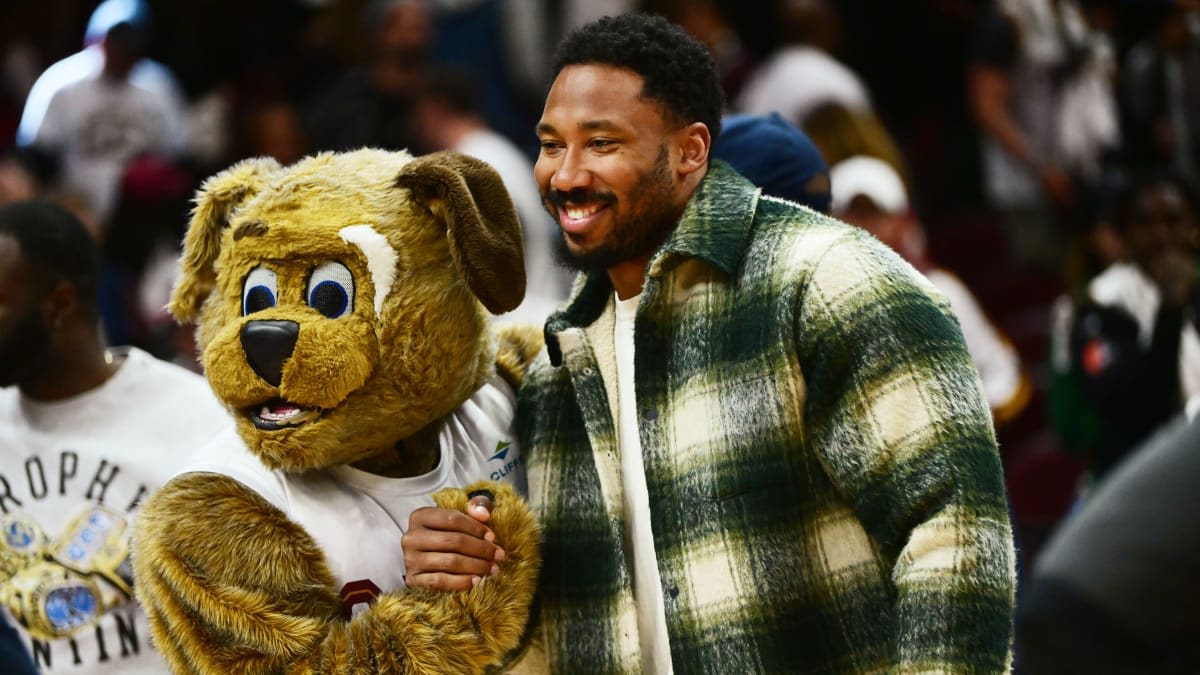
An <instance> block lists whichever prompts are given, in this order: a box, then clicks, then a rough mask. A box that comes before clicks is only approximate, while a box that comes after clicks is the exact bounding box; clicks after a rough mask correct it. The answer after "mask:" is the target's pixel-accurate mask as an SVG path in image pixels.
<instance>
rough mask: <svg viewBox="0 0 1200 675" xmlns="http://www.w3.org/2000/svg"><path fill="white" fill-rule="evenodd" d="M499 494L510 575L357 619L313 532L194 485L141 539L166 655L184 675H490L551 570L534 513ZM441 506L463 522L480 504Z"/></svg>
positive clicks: (222, 490) (147, 523)
mask: <svg viewBox="0 0 1200 675" xmlns="http://www.w3.org/2000/svg"><path fill="white" fill-rule="evenodd" d="M473 487H474V486H470V487H469V488H468V489H471V488H473ZM488 488H489V489H491V490H492V491H493V493H494V494H495V495H496V497H497V499H496V506H495V510H494V511H493V520H492V525H493V527H494V529H495V531H496V535H497V541H500V542H503V545H504V547H505V551H506V553H507V554H508V555H507V558H506V560H505V567H504V569H505V573H504V574H502V575H500V576H498V577H496V578H494V579H488V580H487V582H485V583H483V584H480V585H479V586H477V587H476V588H474V589H472V590H471V591H468V592H464V593H417V592H409V591H400V592H391V593H384V594H382V595H381V596H379V598H378V599H377V601H376V602H375V603H374V604H373V605H371V606H370V608H368V609H367V610H366V611H363V612H361V613H359V614H358V615H356V616H355V617H354V618H353V619H351V620H344V619H343V618H342V617H341V605H342V603H341V598H340V597H339V595H338V592H337V591H336V590H335V588H336V587H335V584H334V580H333V577H332V575H331V574H330V572H329V570H328V568H327V566H326V565H325V562H324V557H323V555H322V553H321V551H320V549H319V548H318V546H317V545H316V543H315V542H314V541H313V539H312V538H311V537H310V536H309V535H308V534H307V533H306V532H305V531H304V530H303V528H301V527H300V526H298V525H297V524H296V523H294V522H292V521H290V520H288V518H287V517H286V516H285V515H284V514H283V513H282V512H281V511H279V510H278V509H277V508H275V507H274V506H273V505H271V504H269V503H268V502H267V501H266V500H264V499H263V498H262V497H260V496H259V495H258V494H257V493H255V492H253V491H251V490H250V489H249V488H246V487H245V486H243V485H242V484H241V483H238V482H237V481H234V480H233V479H231V478H228V477H225V476H220V475H216V474H205V473H193V474H186V475H183V476H180V477H178V478H176V479H174V480H172V481H171V482H170V483H168V484H167V485H166V486H164V487H163V488H162V489H161V490H160V491H159V492H157V493H156V494H155V495H154V496H153V497H151V499H150V500H149V501H148V502H147V503H146V505H145V507H144V508H143V511H142V512H141V514H140V515H139V517H138V522H137V530H136V532H135V567H134V570H135V575H136V588H137V593H138V597H139V599H140V600H141V602H142V604H143V605H144V606H145V608H146V612H147V614H148V615H149V617H150V626H151V631H152V634H153V638H154V641H155V644H156V646H157V647H158V648H159V650H160V651H161V652H162V653H163V655H164V656H165V657H166V659H167V662H168V663H169V664H170V666H171V668H172V670H173V671H174V672H176V673H203V674H208V673H213V674H216V673H235V672H236V673H246V674H248V675H249V674H256V673H330V674H340V673H345V674H351V673H368V672H388V673H442V672H446V673H449V672H454V673H479V672H483V671H484V670H485V669H486V668H487V667H489V666H490V665H493V664H496V663H497V662H498V661H499V660H500V659H501V657H502V656H503V655H504V654H505V653H506V652H508V651H509V650H511V649H513V647H515V646H516V645H517V642H518V640H519V638H520V636H521V634H522V631H523V630H524V628H525V623H526V620H527V619H528V614H529V601H530V598H531V597H532V594H533V593H532V591H533V586H534V583H535V578H536V574H537V567H538V562H539V559H538V555H539V554H538V550H537V546H538V545H537V541H538V536H539V535H538V531H537V526H536V524H535V523H534V521H533V518H532V515H531V514H530V512H529V510H528V508H527V507H526V506H525V504H524V502H523V501H521V500H520V499H519V498H518V497H517V496H516V493H515V492H513V491H512V489H511V488H509V487H507V486H504V485H498V484H491V483H489V484H488ZM435 500H436V501H437V502H438V505H439V506H442V507H444V508H456V509H463V508H465V505H466V492H464V491H462V490H446V491H443V492H440V493H438V494H437V495H435Z"/></svg>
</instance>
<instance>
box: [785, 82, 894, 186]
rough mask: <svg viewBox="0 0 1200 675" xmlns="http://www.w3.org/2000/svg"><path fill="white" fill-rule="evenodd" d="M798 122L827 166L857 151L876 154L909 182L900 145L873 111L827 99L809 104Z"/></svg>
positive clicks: (870, 155)
mask: <svg viewBox="0 0 1200 675" xmlns="http://www.w3.org/2000/svg"><path fill="white" fill-rule="evenodd" d="M800 126H801V128H802V129H804V131H805V133H807V134H808V137H809V138H811V139H812V142H813V144H815V145H816V146H817V149H818V150H820V151H821V156H822V157H824V158H825V163H826V164H828V165H829V166H833V165H834V164H838V163H839V162H842V161H844V160H847V159H850V158H851V157H857V156H859V155H867V156H869V157H878V158H879V159H882V160H883V161H885V162H887V163H888V165H889V166H891V167H892V169H893V170H895V172H896V173H897V174H899V175H900V178H901V180H903V181H904V184H905V185H908V184H909V183H910V181H909V175H908V166H907V164H906V163H905V161H904V159H903V157H902V155H901V152H900V147H899V146H898V145H896V141H895V140H893V138H892V134H891V132H889V131H888V129H887V127H886V126H884V124H883V120H881V119H879V116H878V115H876V114H875V113H874V112H873V111H871V110H855V109H853V108H850V107H847V106H845V105H843V104H841V103H837V102H835V101H828V102H826V103H822V104H821V105H819V106H817V107H816V108H813V110H812V112H810V113H809V114H808V115H807V116H806V117H805V118H804V119H803V120H801V123H800Z"/></svg>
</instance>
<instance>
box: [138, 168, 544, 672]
mask: <svg viewBox="0 0 1200 675" xmlns="http://www.w3.org/2000/svg"><path fill="white" fill-rule="evenodd" d="M361 225H368V226H370V228H371V229H372V230H373V231H374V232H376V233H378V234H379V235H381V236H382V237H383V238H384V239H385V240H386V248H388V249H389V250H390V251H392V252H394V254H395V264H394V266H393V267H394V269H393V270H392V272H393V273H394V279H393V281H392V284H391V290H390V292H389V293H388V294H387V295H386V297H381V298H378V299H377V298H376V295H377V293H380V294H381V293H382V289H377V288H376V287H375V283H376V278H375V277H374V276H373V274H375V273H378V272H379V269H378V260H379V259H378V258H376V259H375V261H374V262H372V259H371V258H370V256H367V255H366V254H365V253H364V251H363V250H362V248H361V247H360V246H358V245H357V244H354V243H350V242H348V241H346V240H345V239H344V238H343V237H342V236H341V234H340V233H341V232H343V230H344V228H348V227H356V226H361ZM520 242H521V233H520V230H519V227H518V225H517V221H516V217H515V214H514V213H513V207H512V202H511V200H510V199H509V198H508V195H507V193H506V192H504V190H503V187H502V183H501V182H500V179H499V176H498V175H496V173H495V171H494V170H492V169H491V168H490V167H488V166H487V165H486V164H483V163H482V162H478V161H476V160H471V159H469V158H466V157H463V156H460V155H456V154H453V153H440V154H438V155H434V156H429V157H424V158H420V159H417V160H414V159H412V158H411V157H410V156H408V155H407V154H405V153H392V152H384V151H379V150H359V151H355V152H352V153H340V154H332V153H326V154H321V155H317V156H314V157H311V158H307V159H305V160H302V161H300V162H298V163H297V164H295V165H293V166H291V167H286V168H285V167H281V166H279V165H278V164H277V163H275V162H273V161H271V160H262V159H260V160H248V161H246V162H242V163H240V164H237V165H235V166H233V167H231V168H230V169H228V170H226V171H225V172H222V173H221V174H218V175H217V176H214V177H212V178H210V179H209V180H208V181H206V182H205V183H204V185H203V186H202V188H201V190H200V192H199V194H198V196H197V200H196V208H195V210H194V212H193V217H192V222H191V225H190V229H189V231H188V235H187V237H186V239H185V250H184V255H183V276H182V278H181V280H180V282H179V284H178V285H177V287H176V289H175V291H174V294H173V297H172V303H171V310H172V312H174V313H175V315H176V316H177V317H178V318H179V319H180V320H183V321H189V320H193V319H195V318H196V317H199V320H200V322H199V323H200V325H199V332H198V336H199V340H198V341H199V344H200V347H201V353H202V361H203V363H204V366H205V370H206V373H207V375H208V378H209V381H210V383H211V384H212V387H213V390H214V392H215V393H216V394H217V396H218V397H219V398H220V399H221V400H222V401H223V402H224V403H225V404H226V405H227V406H228V407H229V408H230V410H231V411H232V412H233V414H234V417H235V419H236V420H237V426H238V432H239V434H240V435H241V436H242V438H243V439H244V440H245V441H246V443H247V445H248V446H249V447H250V449H251V450H252V451H253V452H255V453H256V454H257V455H258V456H259V457H260V458H261V459H262V460H263V462H264V464H266V465H267V466H269V467H272V468H277V469H281V470H284V471H288V472H303V471H307V470H311V469H320V468H325V467H329V466H333V465H337V464H349V463H355V462H362V463H363V464H366V463H371V466H372V467H384V468H387V465H388V458H393V459H392V468H393V469H394V470H398V471H401V472H402V471H404V470H405V469H406V468H407V467H410V466H422V465H423V458H419V457H399V458H397V448H409V447H412V448H425V447H427V446H428V444H421V443H418V442H416V439H417V438H418V436H419V434H420V432H421V431H422V430H423V429H425V428H427V427H428V426H429V425H430V424H431V423H433V422H435V421H436V420H438V419H439V418H441V417H442V416H444V415H446V414H447V413H449V412H451V411H453V410H454V409H456V408H457V407H459V406H460V405H461V404H462V403H463V401H465V400H466V399H467V398H468V397H469V396H470V395H471V394H473V393H474V392H475V391H476V390H477V389H478V388H479V387H480V386H481V385H482V384H483V382H484V380H485V379H486V378H488V377H489V376H490V375H491V374H492V373H493V372H499V373H500V374H502V375H503V376H504V378H505V379H506V380H507V381H508V382H510V383H511V384H513V386H514V387H515V386H517V384H519V382H520V380H521V378H522V377H523V374H524V372H525V368H526V367H528V365H529V363H530V361H531V360H532V358H533V356H534V355H535V354H536V353H537V351H538V350H539V349H540V347H541V336H540V333H538V332H537V331H536V330H533V329H529V328H505V329H502V330H499V331H496V332H495V333H494V334H493V331H492V329H491V328H490V326H489V323H488V318H487V313H486V311H485V309H484V305H487V306H488V307H490V308H491V309H493V310H494V311H504V310H507V309H511V308H512V307H514V306H515V305H516V304H518V303H519V302H520V300H521V297H522V295H523V293H524V283H525V281H524V268H523V264H522V260H521V257H522V252H521V247H520ZM327 261H336V262H339V263H341V264H342V265H345V266H346V268H348V269H349V270H350V272H351V274H352V276H353V278H354V284H355V290H354V297H353V305H352V308H351V309H350V310H349V311H348V312H347V313H346V314H345V315H342V316H339V317H337V318H336V319H330V318H328V317H325V316H324V315H322V314H320V313H319V312H318V311H316V310H315V309H313V308H312V307H309V306H308V305H307V304H306V302H305V300H304V297H305V292H306V288H307V284H308V280H309V277H310V275H311V273H312V270H313V269H314V268H315V267H316V266H317V265H319V264H321V263H324V262H327ZM372 265H374V268H373V267H372ZM259 267H266V268H269V269H270V270H271V271H273V272H274V273H275V275H276V284H277V285H276V304H275V305H274V306H272V307H270V308H267V309H264V310H261V311H258V312H255V313H254V314H253V315H252V316H243V315H242V300H243V286H244V283H245V280H246V278H247V276H248V275H249V274H250V273H251V271H252V270H254V269H256V268H259ZM380 279H382V277H380ZM377 304H378V306H379V311H377V310H376V305H377ZM252 320H254V321H263V320H267V321H279V322H292V323H293V324H294V325H295V326H297V327H298V332H297V338H296V343H295V348H294V350H293V351H292V352H291V354H290V356H289V357H288V358H287V359H286V360H285V361H283V362H282V366H281V368H280V369H279V370H278V371H277V373H278V377H279V379H278V380H273V381H272V380H268V379H267V378H265V377H264V376H263V375H260V372H261V371H260V370H257V369H256V367H255V364H254V363H252V361H251V359H249V358H248V357H247V354H246V351H245V349H244V348H243V344H242V340H241V337H240V336H241V331H242V330H243V327H244V326H245V325H246V324H247V322H249V321H252ZM273 382H277V383H278V384H273ZM275 398H281V399H284V400H286V401H288V402H291V403H294V404H297V405H300V406H303V407H305V408H314V409H319V410H320V413H321V414H320V416H319V417H318V418H316V419H315V420H312V421H310V422H307V423H306V424H304V425H302V426H299V427H296V428H291V429H285V430H276V431H263V430H259V429H258V428H256V427H255V426H254V425H253V423H252V422H251V421H250V419H249V417H248V411H252V410H256V409H257V408H258V407H259V406H261V405H262V404H263V403H264V402H266V401H269V400H272V399H275ZM406 439H409V440H410V442H409V443H405V441H406ZM409 460H411V461H409ZM487 487H488V489H490V490H492V491H493V492H494V493H495V494H496V498H497V499H496V506H495V510H494V512H493V519H492V523H491V524H492V526H493V529H494V530H495V532H496V535H497V543H499V544H500V545H501V546H502V547H504V549H505V551H506V553H507V557H506V559H505V561H504V563H503V566H502V569H503V571H502V573H501V574H500V575H499V576H498V577H495V578H489V579H487V580H486V581H485V582H484V583H482V584H480V585H479V586H477V587H476V588H474V589H473V590H471V591H469V592H466V593H455V594H431V593H413V592H407V591H405V592H394V593H385V594H383V595H382V596H380V598H379V599H378V601H377V602H376V603H375V604H374V605H372V606H371V607H370V608H369V609H367V610H366V611H364V612H361V613H360V614H358V615H356V616H355V617H354V618H353V619H352V620H350V621H345V620H343V619H342V618H341V614H340V612H341V600H340V597H339V593H338V592H337V590H336V589H335V587H334V580H333V577H332V575H331V573H330V572H329V570H328V568H327V567H326V565H325V562H324V557H323V554H322V552H321V550H320V548H319V547H318V546H317V544H316V543H315V541H314V540H313V539H312V538H311V536H309V534H308V533H306V532H305V531H304V530H303V528H301V527H300V526H298V525H297V524H295V523H293V522H291V521H289V520H288V519H287V517H286V516H285V515H284V514H283V513H282V512H280V511H279V510H278V509H276V508H275V507H274V506H272V505H271V504H269V503H268V502H266V501H265V500H264V499H263V498H262V497H260V496H259V495H257V494H256V493H254V492H252V491H250V490H249V489H248V488H246V487H244V486H242V485H241V484H240V483H238V482H236V481H234V480H232V479H230V478H228V477H224V476H220V475H216V474H186V475H184V476H181V477H179V478H176V479H175V480H173V481H171V482H170V483H168V484H167V485H166V486H165V487H164V488H162V489H161V490H160V491H159V492H157V493H156V494H155V495H153V496H152V497H151V498H150V499H149V500H148V502H147V503H146V505H145V506H144V507H143V509H142V512H141V515H140V517H139V520H138V523H137V530H136V532H135V563H136V564H135V575H136V579H137V589H138V595H139V597H140V599H141V600H142V602H143V604H144V605H145V606H146V608H147V612H148V614H149V616H150V621H151V629H152V631H153V635H154V639H155V642H156V644H157V645H158V647H159V648H160V649H161V650H162V652H163V653H164V654H165V655H166V657H167V660H168V661H169V663H170V664H171V667H172V668H173V669H174V670H175V671H176V672H179V673H205V674H207V673H276V672H288V673H317V672H320V673H366V672H388V673H474V672H482V671H483V670H485V669H486V668H488V667H491V666H494V665H495V664H497V663H498V662H499V661H500V659H501V657H502V656H503V655H504V654H505V653H506V652H509V651H510V650H512V649H514V648H515V647H516V646H517V644H518V641H519V638H520V635H521V633H522V630H523V629H524V626H525V623H526V621H527V619H528V614H529V606H530V602H531V598H532V594H533V588H534V585H535V580H536V576H537V568H538V565H539V564H540V557H539V556H540V554H539V550H538V541H539V534H538V527H537V523H536V521H535V520H534V518H533V516H532V514H531V513H530V511H529V509H528V508H527V507H526V505H525V504H524V502H523V501H521V499H520V497H519V496H517V495H516V494H515V493H514V492H513V491H512V490H511V489H510V488H508V487H507V486H504V485H497V484H494V483H488V484H487ZM468 489H470V486H468ZM435 498H436V500H437V501H438V503H439V504H442V505H444V506H447V507H450V508H457V509H463V508H465V504H466V492H465V491H463V490H448V491H444V492H443V493H439V494H438V495H436V496H435Z"/></svg>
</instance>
